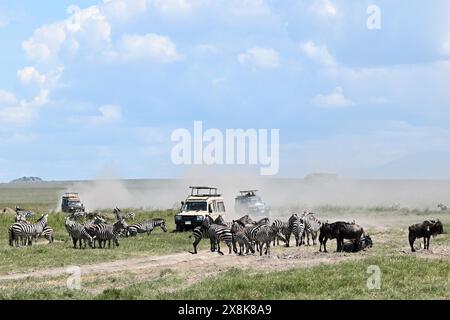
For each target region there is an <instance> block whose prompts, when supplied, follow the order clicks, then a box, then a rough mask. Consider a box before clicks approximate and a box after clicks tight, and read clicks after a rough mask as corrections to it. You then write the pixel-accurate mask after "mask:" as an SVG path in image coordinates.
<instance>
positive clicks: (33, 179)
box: [10, 177, 44, 183]
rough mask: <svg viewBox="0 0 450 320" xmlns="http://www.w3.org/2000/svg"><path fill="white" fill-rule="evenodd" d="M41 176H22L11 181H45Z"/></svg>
mask: <svg viewBox="0 0 450 320" xmlns="http://www.w3.org/2000/svg"><path fill="white" fill-rule="evenodd" d="M43 181H44V180H42V179H41V178H39V177H22V178H19V179H15V180H12V181H11V182H10V183H30V182H43Z"/></svg>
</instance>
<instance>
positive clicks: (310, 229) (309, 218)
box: [302, 212, 322, 246]
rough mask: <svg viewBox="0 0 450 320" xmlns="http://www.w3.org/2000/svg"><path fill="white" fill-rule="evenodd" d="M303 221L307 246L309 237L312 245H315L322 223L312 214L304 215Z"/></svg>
mask: <svg viewBox="0 0 450 320" xmlns="http://www.w3.org/2000/svg"><path fill="white" fill-rule="evenodd" d="M302 219H303V221H304V222H305V234H306V241H307V245H308V246H309V238H310V237H311V239H312V241H313V245H316V243H317V237H318V236H319V231H320V227H321V226H322V222H320V220H319V219H317V218H316V217H315V216H314V213H312V212H309V213H306V212H305V213H304V214H303V218H302Z"/></svg>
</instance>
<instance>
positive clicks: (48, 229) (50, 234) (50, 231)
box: [41, 226, 55, 244]
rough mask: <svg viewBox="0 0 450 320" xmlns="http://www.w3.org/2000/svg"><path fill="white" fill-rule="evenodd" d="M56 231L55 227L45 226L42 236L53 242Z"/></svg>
mask: <svg viewBox="0 0 450 320" xmlns="http://www.w3.org/2000/svg"><path fill="white" fill-rule="evenodd" d="M53 234H54V232H53V229H52V228H51V227H49V226H47V227H45V228H44V230H42V234H41V236H43V237H44V238H45V239H47V240H48V243H49V244H50V243H53V241H54V240H55V238H54V236H53Z"/></svg>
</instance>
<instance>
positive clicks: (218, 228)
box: [202, 216, 233, 255]
mask: <svg viewBox="0 0 450 320" xmlns="http://www.w3.org/2000/svg"><path fill="white" fill-rule="evenodd" d="M202 225H203V226H205V227H206V228H207V229H208V234H209V240H210V243H211V251H212V252H214V251H215V250H216V246H217V252H218V253H219V254H221V255H223V252H222V251H220V242H221V241H223V242H225V244H226V245H227V246H228V250H229V252H228V253H229V254H231V248H232V243H233V234H232V233H231V229H230V228H228V227H226V226H222V225H219V224H215V223H214V221H213V220H212V218H211V217H210V216H207V217H206V219H205V220H204V221H203V223H202Z"/></svg>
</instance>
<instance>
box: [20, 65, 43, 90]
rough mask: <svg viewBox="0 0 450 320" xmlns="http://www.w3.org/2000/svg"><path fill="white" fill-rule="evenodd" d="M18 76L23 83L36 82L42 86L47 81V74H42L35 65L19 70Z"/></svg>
mask: <svg viewBox="0 0 450 320" xmlns="http://www.w3.org/2000/svg"><path fill="white" fill-rule="evenodd" d="M17 77H18V78H19V80H20V82H21V83H22V84H31V83H36V84H38V85H39V86H40V85H42V84H43V83H44V82H45V75H42V74H40V73H39V71H37V70H36V68H34V67H25V68H23V69H20V70H18V71H17Z"/></svg>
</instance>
